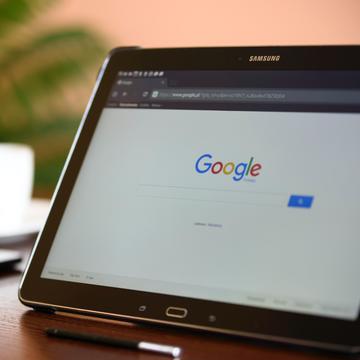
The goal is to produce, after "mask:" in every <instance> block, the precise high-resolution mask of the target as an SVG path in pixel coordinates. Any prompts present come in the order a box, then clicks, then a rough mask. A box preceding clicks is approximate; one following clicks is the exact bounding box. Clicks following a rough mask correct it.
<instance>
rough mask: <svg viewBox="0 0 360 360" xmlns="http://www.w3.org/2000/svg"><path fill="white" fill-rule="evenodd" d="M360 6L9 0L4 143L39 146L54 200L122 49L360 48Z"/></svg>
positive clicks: (0, 67) (1, 106) (41, 191)
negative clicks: (100, 77)
mask: <svg viewBox="0 0 360 360" xmlns="http://www.w3.org/2000/svg"><path fill="white" fill-rule="evenodd" d="M359 15H360V1H358V0H292V1H291V0H267V1H266V0H252V1H248V0H246V1H245V0H223V1H221V2H219V1H211V0H207V1H204V0H199V1H191V0H183V1H165V0H153V1H151V2H150V1H140V0H126V1H125V0H123V1H119V0H91V1H85V0H57V1H56V0H0V142H19V143H25V144H29V145H30V146H32V147H33V149H34V150H35V155H36V170H35V184H34V186H35V187H34V196H36V197H50V196H51V194H52V192H53V190H54V187H55V184H56V181H57V179H58V176H59V174H60V172H61V169H62V166H63V164H64V161H65V158H66V155H67V152H68V150H69V148H70V145H71V143H72V141H73V138H74V135H75V132H76V129H77V127H78V125H79V122H80V119H81V115H82V112H83V111H84V108H85V106H86V102H87V100H88V98H89V95H90V92H91V89H92V87H93V85H94V82H95V77H96V74H97V71H98V68H99V66H100V65H101V63H102V61H103V59H104V57H105V56H106V53H107V52H108V51H109V49H111V48H112V47H115V46H128V45H140V46H143V47H164V46H167V47H174V46H221V45H223V46H224V45H228V46H231V45H233V46H242V45H244V46H250V45H309V44H360V18H359Z"/></svg>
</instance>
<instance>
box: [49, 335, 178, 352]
mask: <svg viewBox="0 0 360 360" xmlns="http://www.w3.org/2000/svg"><path fill="white" fill-rule="evenodd" d="M45 332H46V334H47V335H51V336H56V337H60V338H65V339H72V340H82V341H88V342H91V343H96V344H104V345H110V346H116V347H122V348H127V349H137V350H143V351H151V352H156V353H160V354H164V355H171V356H172V357H178V356H180V354H181V349H180V348H179V347H177V346H169V345H161V344H156V343H151V342H147V341H134V340H122V339H115V338H111V337H108V336H101V335H95V334H87V333H79V332H73V331H68V330H62V329H45Z"/></svg>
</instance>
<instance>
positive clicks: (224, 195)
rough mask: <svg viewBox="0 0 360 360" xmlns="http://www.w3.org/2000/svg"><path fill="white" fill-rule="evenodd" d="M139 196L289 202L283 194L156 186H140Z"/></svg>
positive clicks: (258, 203) (283, 204)
mask: <svg viewBox="0 0 360 360" xmlns="http://www.w3.org/2000/svg"><path fill="white" fill-rule="evenodd" d="M138 195H139V196H141V197H148V198H157V199H170V200H184V201H194V202H212V203H228V204H243V205H255V206H276V207H286V206H287V204H288V200H289V196H288V195H287V194H282V193H267V192H253V191H237V190H224V189H216V188H214V189H209V188H198V187H186V186H169V185H156V184H142V185H139V187H138Z"/></svg>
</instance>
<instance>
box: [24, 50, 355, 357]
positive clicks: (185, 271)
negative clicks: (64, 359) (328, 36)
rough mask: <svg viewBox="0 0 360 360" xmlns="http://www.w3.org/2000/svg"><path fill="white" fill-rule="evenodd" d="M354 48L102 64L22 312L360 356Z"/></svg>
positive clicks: (188, 53)
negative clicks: (83, 317) (84, 317)
mask: <svg viewBox="0 0 360 360" xmlns="http://www.w3.org/2000/svg"><path fill="white" fill-rule="evenodd" d="M359 134H360V47H356V46H343V47H341V46H323V47H256V48H255V47H254V48H193V49H191V48H187V49H143V50H142V49H115V50H113V51H112V52H111V53H110V55H109V56H108V57H107V59H106V60H105V62H104V64H103V66H102V68H101V70H100V72H99V75H98V79H97V81H96V85H95V89H94V91H93V94H92V96H91V99H90V102H89V104H88V107H87V109H86V111H85V115H84V117H83V120H82V122H81V125H80V128H79V130H78V132H77V135H76V138H75V141H74V144H73V146H72V148H71V151H70V155H69V157H68V159H67V161H66V165H65V168H64V170H63V172H62V175H61V178H60V181H59V183H58V186H57V189H56V192H55V195H54V197H53V200H52V206H51V211H50V214H49V217H48V219H47V221H46V224H45V227H44V229H43V230H42V232H41V234H40V235H39V237H38V239H37V242H36V246H35V247H34V250H33V252H32V255H31V260H30V262H29V264H28V266H27V269H26V271H25V274H24V277H23V279H22V282H21V286H20V291H19V297H20V300H21V301H22V302H23V303H24V304H26V305H28V306H31V307H34V308H38V309H46V310H47V311H60V310H61V311H69V312H77V313H83V314H92V315H95V316H103V317H113V318H119V319H129V320H133V321H145V322H152V323H161V324H170V325H176V326H181V327H186V328H193V329H202V330H209V331H216V332H222V333H229V334H238V335H243V336H250V337H256V338H262V339H270V340H277V341H283V342H288V343H296V344H307V345H312V346H317V347H324V348H328V349H334V350H342V351H351V352H356V351H358V350H359V345H360V338H359V337H360V321H359V304H360V282H359V277H360V262H359V254H360V220H359V215H360V190H359V181H360V141H359Z"/></svg>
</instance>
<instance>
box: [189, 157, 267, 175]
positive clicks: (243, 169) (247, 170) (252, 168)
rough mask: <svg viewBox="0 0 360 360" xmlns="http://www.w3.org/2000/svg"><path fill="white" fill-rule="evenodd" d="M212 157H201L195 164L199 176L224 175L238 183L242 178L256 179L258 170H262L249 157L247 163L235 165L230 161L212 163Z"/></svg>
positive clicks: (259, 165)
mask: <svg viewBox="0 0 360 360" xmlns="http://www.w3.org/2000/svg"><path fill="white" fill-rule="evenodd" d="M212 158H213V156H212V155H211V154H204V155H201V156H200V157H199V158H198V159H197V160H196V163H195V170H196V171H197V172H198V173H199V174H205V173H207V172H209V171H210V172H211V173H212V174H214V175H216V174H220V173H223V174H224V175H233V176H232V179H233V180H234V181H240V180H241V179H243V178H244V177H247V176H252V177H256V176H258V175H260V170H261V168H262V166H261V164H259V163H254V158H253V157H251V158H250V160H249V162H248V163H245V162H241V163H239V164H236V165H235V163H234V162H232V161H229V162H227V163H225V164H224V163H223V162H221V161H215V162H213V161H212Z"/></svg>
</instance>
